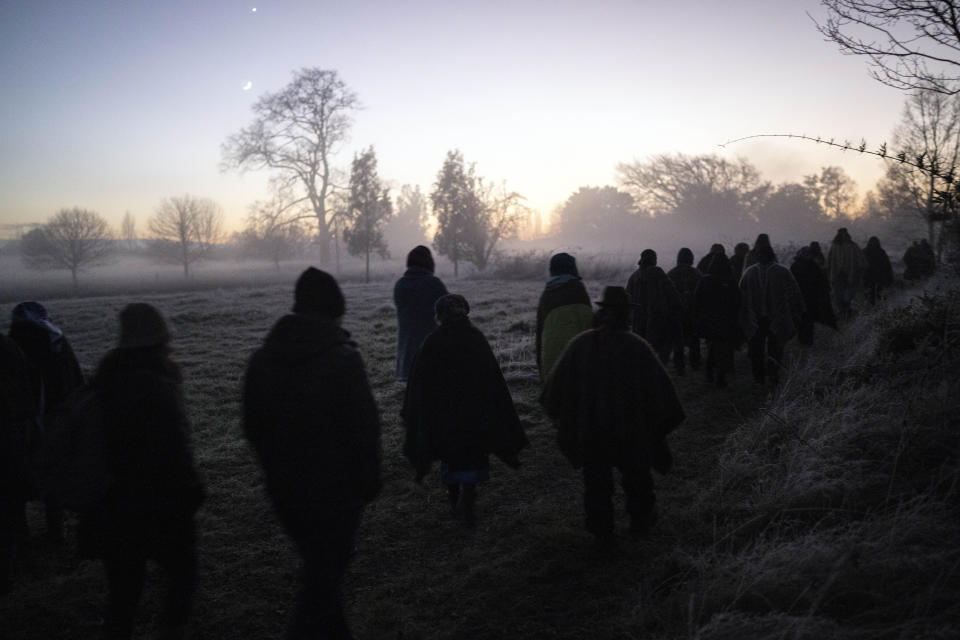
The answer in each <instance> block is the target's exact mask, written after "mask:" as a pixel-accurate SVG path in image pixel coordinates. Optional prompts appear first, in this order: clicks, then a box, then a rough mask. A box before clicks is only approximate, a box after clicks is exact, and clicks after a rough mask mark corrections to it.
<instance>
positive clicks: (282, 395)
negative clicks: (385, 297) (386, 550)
mask: <svg viewBox="0 0 960 640" xmlns="http://www.w3.org/2000/svg"><path fill="white" fill-rule="evenodd" d="M345 311H346V303H345V300H344V297H343V293H342V292H341V291H340V287H339V285H338V284H337V281H336V280H335V279H334V278H333V276H331V275H330V274H329V273H326V272H325V271H321V270H319V269H316V268H314V267H309V268H308V269H306V270H305V271H304V272H303V273H301V274H300V277H299V278H298V279H297V283H296V287H295V290H294V305H293V313H291V314H288V315H285V316H283V317H282V318H280V319H279V320H278V321H277V322H276V324H274V326H273V328H272V329H270V331H269V333H268V334H267V336H266V338H265V339H264V342H263V345H262V346H261V347H260V348H259V349H257V350H256V351H255V352H254V354H253V355H252V356H251V358H250V361H249V364H248V365H247V372H246V377H245V380H244V385H243V399H242V405H243V409H242V411H243V414H242V415H243V431H244V435H245V436H246V438H247V441H248V442H249V443H250V445H251V446H252V447H253V449H254V451H256V453H257V456H258V458H259V460H260V464H261V466H262V467H263V472H264V476H265V479H266V488H267V494H268V495H269V497H270V500H271V502H272V503H273V507H274V510H275V511H276V513H277V516H278V518H279V520H280V523H281V524H282V525H283V527H284V529H285V531H286V532H287V535H289V536H290V537H291V538H292V540H293V542H294V544H295V545H296V547H297V550H298V551H299V553H300V557H301V560H302V565H301V576H300V582H301V584H300V593H299V595H298V602H297V606H296V610H295V612H294V615H293V620H292V622H291V626H290V629H289V631H288V636H287V637H289V638H317V637H322V638H350V637H351V635H350V631H349V628H348V626H347V622H346V619H345V617H344V612H343V605H342V602H341V594H340V589H341V583H342V581H343V576H344V574H345V573H346V570H347V565H348V562H349V559H350V556H351V552H352V550H353V540H354V536H355V534H356V531H357V527H358V526H359V524H360V519H361V516H362V513H363V509H364V506H365V505H366V504H367V503H369V502H370V501H372V500H373V499H374V498H375V497H376V496H377V494H378V493H379V491H380V418H379V414H378V410H377V405H376V402H375V401H374V397H373V393H372V392H371V390H370V383H369V381H368V379H367V374H366V371H365V369H364V364H363V359H362V358H361V357H360V352H359V351H358V350H357V345H356V343H354V342H353V341H352V340H351V339H350V334H349V333H347V332H346V331H345V330H344V329H342V328H341V327H340V323H341V320H342V318H343V315H344V313H345Z"/></svg>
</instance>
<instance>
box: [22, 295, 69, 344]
mask: <svg viewBox="0 0 960 640" xmlns="http://www.w3.org/2000/svg"><path fill="white" fill-rule="evenodd" d="M20 329H23V330H25V331H42V332H43V333H46V334H47V336H48V337H49V339H50V344H51V345H53V346H54V349H55V350H56V349H58V348H59V347H58V343H59V341H60V339H61V338H62V337H63V332H62V331H61V330H60V328H59V327H57V326H56V325H55V324H53V322H51V321H50V314H49V313H47V309H46V308H45V307H44V306H43V305H42V304H40V303H39V302H34V301H32V300H31V301H29V302H21V303H20V304H18V305H17V306H15V307H14V308H13V312H12V313H11V314H10V331H11V333H18V332H19V331H20Z"/></svg>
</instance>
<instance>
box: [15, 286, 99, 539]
mask: <svg viewBox="0 0 960 640" xmlns="http://www.w3.org/2000/svg"><path fill="white" fill-rule="evenodd" d="M10 338H11V339H12V340H13V341H14V342H16V343H17V346H19V347H20V350H21V351H22V352H23V354H24V356H26V358H27V362H28V363H29V364H30V366H31V367H32V368H33V369H34V371H35V372H36V374H35V376H34V378H35V379H36V380H37V381H38V382H39V383H40V387H39V388H38V389H37V390H36V391H35V393H36V395H37V396H38V397H39V398H40V399H41V400H40V401H41V415H42V417H43V419H44V421H46V419H47V418H48V417H50V416H52V415H53V414H54V413H56V412H57V411H58V410H59V409H61V408H62V407H63V405H64V403H65V402H66V401H67V398H68V397H69V396H70V394H71V393H73V392H74V391H75V390H76V389H78V388H80V387H81V386H82V385H83V372H82V371H81V370H80V363H79V362H77V356H76V355H74V353H73V347H71V346H70V341H69V340H67V337H66V336H65V335H63V331H61V330H60V328H59V327H58V326H56V325H55V324H53V322H52V321H51V319H50V314H49V313H48V312H47V309H46V308H45V307H44V306H43V305H42V304H40V303H39V302H32V301H31V302H21V303H20V304H18V305H17V306H15V307H14V308H13V313H12V314H11V318H10ZM33 492H34V493H39V494H40V495H39V496H38V497H40V498H42V499H43V501H44V505H45V507H46V520H47V535H48V536H49V537H50V538H51V539H52V540H55V541H62V540H63V508H62V507H61V506H60V502H59V500H58V499H57V496H56V493H55V492H53V491H52V490H50V489H49V488H43V487H33Z"/></svg>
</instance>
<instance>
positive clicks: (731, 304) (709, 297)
mask: <svg viewBox="0 0 960 640" xmlns="http://www.w3.org/2000/svg"><path fill="white" fill-rule="evenodd" d="M739 313H740V289H739V287H738V286H737V282H736V280H734V279H733V268H732V267H731V266H730V260H728V259H727V256H725V255H723V254H722V253H720V254H715V255H713V257H712V258H711V260H710V264H709V265H708V266H707V272H706V274H705V275H704V276H703V278H701V280H700V282H699V283H698V284H697V289H696V291H695V292H694V297H693V315H694V320H695V322H696V326H697V332H698V334H699V335H701V336H703V337H704V339H705V340H706V341H707V366H706V377H707V382H714V381H715V382H716V385H717V387H718V388H720V389H724V388H726V387H727V376H728V375H729V374H731V373H733V354H734V351H736V349H737V347H738V346H739V345H740V344H741V343H742V338H741V335H742V334H741V332H740V324H739Z"/></svg>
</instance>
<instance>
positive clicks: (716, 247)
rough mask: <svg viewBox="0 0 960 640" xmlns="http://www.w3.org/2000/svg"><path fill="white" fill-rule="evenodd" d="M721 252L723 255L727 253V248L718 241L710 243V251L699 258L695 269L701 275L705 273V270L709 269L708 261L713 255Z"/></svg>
mask: <svg viewBox="0 0 960 640" xmlns="http://www.w3.org/2000/svg"><path fill="white" fill-rule="evenodd" d="M718 253H719V254H721V255H723V256H726V255H727V250H726V249H724V248H723V245H722V244H720V243H716V244H712V245H710V251H709V252H708V253H707V254H706V255H705V256H703V257H702V258H700V262H698V263H697V271H699V272H700V273H701V274H702V275H706V273H707V271H708V270H709V269H710V261H711V260H713V256H715V255H716V254H718Z"/></svg>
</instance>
